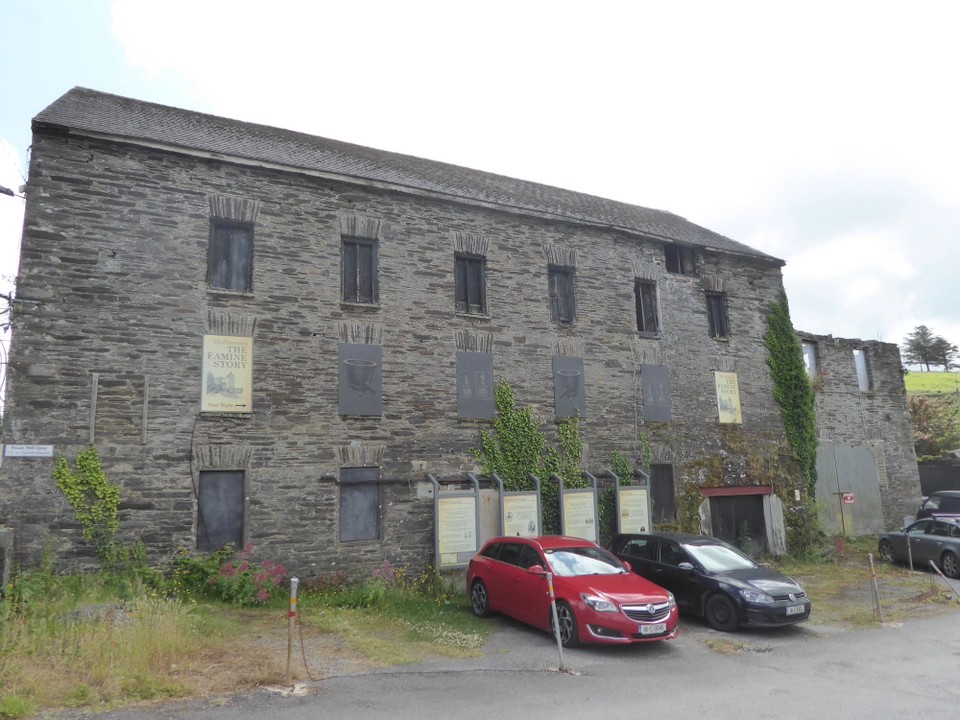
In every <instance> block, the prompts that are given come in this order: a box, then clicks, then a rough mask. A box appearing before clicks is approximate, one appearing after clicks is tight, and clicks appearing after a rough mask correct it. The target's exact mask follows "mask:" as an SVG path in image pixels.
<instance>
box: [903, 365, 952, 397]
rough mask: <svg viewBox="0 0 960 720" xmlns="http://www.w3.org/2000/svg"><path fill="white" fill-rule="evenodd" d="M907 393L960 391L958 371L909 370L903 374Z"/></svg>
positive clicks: (921, 393)
mask: <svg viewBox="0 0 960 720" xmlns="http://www.w3.org/2000/svg"><path fill="white" fill-rule="evenodd" d="M903 383H904V385H905V386H906V388H907V393H909V394H911V395H923V394H931V393H944V394H947V393H955V392H960V372H935V371H931V372H920V371H917V370H911V371H910V372H908V373H907V374H906V375H904V376H903Z"/></svg>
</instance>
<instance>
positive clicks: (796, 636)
mask: <svg viewBox="0 0 960 720" xmlns="http://www.w3.org/2000/svg"><path fill="white" fill-rule="evenodd" d="M958 607H960V606H958ZM958 620H960V609H952V608H951V609H950V610H948V611H946V612H945V613H943V614H940V615H937V616H933V617H924V618H917V619H914V620H909V621H908V622H906V623H904V624H896V625H894V624H889V625H883V626H879V625H877V626H874V627H870V628H867V629H861V630H849V629H843V628H837V627H833V626H817V625H812V624H802V625H797V626H793V627H789V628H778V629H773V630H747V631H741V632H737V633H719V632H717V631H714V630H712V629H710V628H709V627H708V626H706V625H705V624H703V623H702V622H698V621H696V620H685V621H684V623H683V625H682V628H683V629H682V631H681V635H680V637H679V638H677V639H676V640H672V641H663V642H655V643H647V644H642V645H632V646H585V647H581V648H576V649H565V650H564V651H563V662H562V663H561V661H560V654H559V652H558V648H557V645H556V643H555V642H554V640H553V638H552V637H551V636H550V635H547V634H545V633H541V632H539V631H536V630H532V629H530V628H527V627H525V626H523V625H519V624H516V623H514V622H512V621H510V620H507V619H503V618H500V619H498V620H496V622H497V623H498V629H497V630H496V631H495V632H494V633H493V635H492V636H491V638H490V640H489V641H488V643H487V644H486V645H485V646H484V654H483V656H482V657H477V658H470V659H457V660H443V661H431V662H426V663H422V664H418V665H407V666H401V667H394V668H390V669H386V670H384V669H381V670H376V671H371V672H364V673H358V674H349V675H342V676H338V677H330V678H327V679H325V680H320V681H312V682H309V683H304V684H302V685H299V686H297V687H295V688H269V689H260V690H257V691H254V692H250V693H245V694H242V695H235V696H230V697H214V698H205V699H201V700H193V701H188V702H176V703H167V704H163V705H152V706H149V707H140V708H132V709H127V710H121V711H116V712H109V713H101V714H98V715H97V717H98V718H102V720H172V719H177V720H225V719H227V718H230V719H233V718H238V717H242V718H244V720H261V719H263V720H266V719H267V718H269V719H270V720H308V719H309V720H314V719H316V718H319V717H324V718H346V719H349V720H366V719H368V718H391V720H413V719H417V720H422V718H424V717H428V718H440V717H443V718H455V719H456V720H470V719H472V718H484V719H490V718H494V719H495V720H502V719H503V718H524V720H539V719H540V718H544V719H546V718H550V719H551V720H552V719H554V718H557V717H561V718H576V719H577V720H587V719H589V718H613V719H616V720H619V718H625V717H638V716H641V715H642V716H645V717H654V718H688V717H708V718H711V719H712V720H725V719H726V718H730V719H731V720H733V719H736V720H743V718H750V719H751V720H756V719H762V718H775V717H776V718H778V717H789V716H792V717H798V718H867V717H869V718H872V719H885V718H917V717H921V716H925V715H931V716H935V717H938V718H939V717H954V716H956V713H957V712H960V710H957V708H960V683H958V682H957V677H958V669H960V622H958ZM46 717H48V718H57V719H58V720H71V719H74V718H86V717H89V715H88V714H86V713H78V712H70V713H60V714H57V715H48V716H46Z"/></svg>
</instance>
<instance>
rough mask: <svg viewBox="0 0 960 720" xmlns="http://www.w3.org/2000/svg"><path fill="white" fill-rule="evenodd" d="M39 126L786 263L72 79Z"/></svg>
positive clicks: (634, 213) (632, 212) (659, 218)
mask: <svg viewBox="0 0 960 720" xmlns="http://www.w3.org/2000/svg"><path fill="white" fill-rule="evenodd" d="M44 127H48V128H56V129H60V130H66V131H68V132H70V133H75V134H79V135H84V134H91V135H95V136H104V137H108V138H113V139H117V140H121V141H124V142H130V143H135V144H138V143H139V144H149V145H160V146H165V147H169V148H171V149H181V150H183V151H187V152H190V151H194V152H196V151H199V152H202V153H218V154H220V155H224V156H226V159H229V158H231V157H233V158H238V159H245V160H248V161H255V162H264V163H270V164H275V165H279V166H283V167H286V168H290V169H292V170H297V169H302V170H306V171H310V172H319V173H323V174H327V175H333V176H340V177H345V178H348V179H349V178H352V179H361V180H367V181H373V182H376V183H382V184H387V185H390V186H394V187H399V188H401V189H410V190H413V191H415V192H418V193H427V194H430V195H436V196H439V197H447V198H454V199H458V200H462V201H467V202H474V203H483V204H493V205H496V206H500V207H504V208H511V209H514V210H520V211H529V212H532V213H536V214H547V215H552V216H554V217H557V218H560V219H564V220H569V221H572V222H585V223H590V224H600V225H604V226H609V227H612V228H617V229H621V230H623V231H626V232H631V233H640V234H643V235H647V236H651V237H654V238H658V239H663V240H671V241H676V242H680V243H686V244H689V245H694V246H697V247H701V248H705V249H712V250H717V251H721V252H727V253H734V254H737V255H746V256H750V257H753V258H756V259H758V260H762V261H766V262H771V263H774V264H777V265H783V264H784V263H783V261H782V260H779V259H778V258H775V257H773V256H771V255H767V254H766V253H762V252H760V251H759V250H754V249H753V248H750V247H748V246H747V245H744V244H742V243H739V242H737V241H735V240H731V239H730V238H728V237H725V236H723V235H720V234H719V233H715V232H713V231H711V230H708V229H706V228H704V227H701V226H699V225H696V224H694V223H692V222H689V221H688V220H685V219H684V218H682V217H680V216H678V215H674V214H673V213H670V212H665V211H663V210H651V209H649V208H644V207H640V206H637V205H630V204H628V203H622V202H616V201H613V200H606V199H604V198H599V197H595V196H593V195H586V194H583V193H578V192H573V191H571V190H563V189H560V188H555V187H550V186H548V185H541V184H538V183H533V182H527V181H525V180H517V179H515V178H509V177H505V176H502V175H495V174H493V173H487V172H482V171H479V170H471V169H468V168H463V167H459V166H456V165H450V164H447V163H441V162H436V161H433V160H424V159H422V158H417V157H413V156H410V155H400V154H398V153H391V152H386V151H383V150H375V149H372V148H367V147H363V146H360V145H352V144H350V143H344V142H339V141H337V140H329V139H326V138H321V137H316V136H313V135H307V134H305V133H299V132H294V131H291V130H283V129H279V128H273V127H269V126H266V125H257V124H254V123H247V122H241V121H239V120H231V119H228V118H222V117H218V116H216V115H207V114H204V113H198V112H192V111H189V110H181V109H179V108H174V107H169V106H166V105H158V104H155V103H148V102H143V101H140V100H134V99H131V98H126V97H121V96H118V95H110V94H107V93H102V92H99V91H96V90H90V89H87V88H81V87H75V88H73V89H72V90H70V91H68V92H67V93H66V94H64V95H63V96H62V97H60V98H59V99H58V100H56V101H54V102H53V103H52V104H51V105H50V106H49V107H47V108H46V109H44V110H43V111H41V112H40V114H38V115H37V116H36V117H35V118H34V120H33V128H34V130H38V129H43V128H44Z"/></svg>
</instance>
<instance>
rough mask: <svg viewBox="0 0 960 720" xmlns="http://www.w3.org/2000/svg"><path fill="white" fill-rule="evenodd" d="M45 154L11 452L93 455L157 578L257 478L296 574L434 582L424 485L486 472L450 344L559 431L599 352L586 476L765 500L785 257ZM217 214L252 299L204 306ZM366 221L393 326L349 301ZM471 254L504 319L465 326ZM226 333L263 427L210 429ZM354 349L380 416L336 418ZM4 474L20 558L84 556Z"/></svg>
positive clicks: (261, 509)
mask: <svg viewBox="0 0 960 720" xmlns="http://www.w3.org/2000/svg"><path fill="white" fill-rule="evenodd" d="M32 158H33V159H32V167H31V173H30V181H29V185H28V190H27V211H26V219H25V232H24V237H23V243H22V259H21V275H20V281H19V285H18V293H17V295H18V298H20V300H21V302H20V303H19V304H18V305H17V308H16V314H15V319H14V338H13V352H12V355H11V365H10V374H9V378H8V383H9V388H8V397H7V408H6V409H7V414H6V419H5V424H4V435H5V437H4V441H5V442H7V443H46V444H52V445H54V446H55V448H56V452H58V453H64V454H66V455H67V456H68V457H71V458H72V457H73V455H74V454H75V452H76V450H77V449H79V448H81V447H83V446H84V445H86V444H87V443H88V442H90V440H91V437H92V439H93V441H94V442H95V444H96V446H97V448H98V449H99V451H100V453H101V455H102V457H103V461H104V466H105V469H106V471H107V473H108V476H109V477H110V478H111V479H112V480H113V481H114V482H118V483H120V484H121V485H122V498H123V500H122V507H121V528H122V533H123V534H124V537H125V538H126V539H128V540H132V539H134V538H139V539H142V540H143V541H144V542H145V543H146V544H147V546H148V548H149V550H150V551H151V554H152V556H153V557H155V558H162V557H165V556H168V555H169V554H171V553H173V552H175V551H176V550H177V549H178V548H193V547H195V544H196V540H195V533H196V483H197V477H198V472H199V470H200V469H202V468H204V467H206V468H215V467H228V468H234V469H237V468H239V469H243V470H244V471H245V473H246V488H247V500H246V506H245V513H246V514H245V522H244V533H245V538H246V539H247V540H248V541H249V542H250V543H252V544H253V546H254V549H255V552H256V553H258V554H261V555H263V556H265V557H272V558H277V559H280V560H282V561H283V562H284V564H286V565H287V567H289V568H291V569H292V570H294V571H296V572H300V573H305V574H306V573H317V574H319V573H325V572H332V571H336V570H340V569H343V570H345V571H356V570H362V569H364V568H367V569H369V568H371V567H376V566H378V565H380V564H381V563H383V562H384V560H390V561H391V562H392V563H394V564H409V565H411V566H415V567H419V566H423V565H425V564H426V563H428V562H430V561H432V558H433V555H432V553H433V500H432V495H431V486H430V485H429V484H428V483H426V482H424V479H425V475H426V473H432V474H434V475H436V476H437V477H450V476H456V475H462V474H463V473H466V472H468V471H473V470H476V469H477V468H476V466H475V462H474V461H473V459H472V457H471V454H470V450H471V449H472V448H476V447H478V446H479V441H480V437H479V431H480V428H482V427H486V424H485V423H483V422H477V421H465V420H459V419H458V417H457V401H456V374H455V367H456V351H457V349H458V345H457V338H458V336H459V337H460V338H463V337H464V336H466V337H468V338H472V339H473V340H474V341H478V342H487V343H488V344H489V345H490V346H491V349H492V354H493V358H494V374H495V377H496V378H497V379H503V380H506V381H508V382H509V383H510V384H511V385H512V387H513V389H514V392H515V395H516V397H517V400H518V402H519V403H521V404H523V405H529V406H531V407H532V409H533V411H534V413H535V415H536V416H537V417H538V418H540V419H541V420H542V422H543V424H544V427H545V429H546V430H547V432H548V434H551V435H552V434H553V419H554V395H553V385H552V382H553V381H552V373H551V358H552V356H553V355H555V354H573V355H579V356H581V357H583V362H584V371H585V383H586V405H587V412H586V417H585V418H584V421H583V437H584V441H585V443H586V454H585V455H586V456H585V462H584V465H585V467H586V468H587V469H588V470H590V471H592V472H594V473H597V474H599V473H601V472H602V471H603V470H604V469H605V468H606V467H608V466H609V458H610V453H611V452H612V451H613V450H618V451H620V452H621V453H623V454H624V455H626V456H627V457H628V458H630V459H631V460H632V461H634V462H638V463H639V460H640V458H641V457H642V455H643V446H644V443H646V444H647V445H648V447H649V448H650V453H651V456H652V459H653V461H654V462H662V463H671V464H673V465H674V468H675V475H676V482H677V485H678V487H679V485H680V484H681V483H682V482H683V481H684V480H685V479H698V474H699V473H702V467H703V466H704V463H708V462H714V463H716V462H719V463H720V465H721V466H722V468H723V470H722V474H723V481H724V482H727V483H730V484H738V483H746V484H749V483H756V482H759V481H760V480H761V479H758V478H752V477H750V470H749V464H750V463H749V462H748V461H747V458H746V457H745V455H744V453H745V450H744V448H746V447H750V448H751V452H753V453H755V454H756V455H757V456H763V455H765V454H768V455H771V456H773V455H776V452H777V449H778V448H780V447H781V446H782V442H783V428H782V423H781V421H780V417H779V411H778V408H777V406H776V404H775V402H774V400H773V397H772V383H771V380H770V376H769V372H768V369H767V366H766V357H767V355H766V350H765V348H764V347H763V335H764V333H765V332H766V313H767V309H768V307H769V305H770V303H772V302H774V301H776V300H778V299H779V298H780V295H781V293H782V284H781V274H780V268H779V265H778V263H776V262H775V261H771V262H769V263H767V262H763V261H759V260H757V259H745V258H742V257H734V256H731V255H722V254H717V253H712V252H709V251H703V252H700V253H699V262H700V267H699V274H698V275H696V276H683V275H674V274H669V273H667V272H666V271H665V269H664V259H663V249H662V244H661V242H659V241H658V240H655V239H643V238H637V237H629V236H627V235H625V234H622V233H620V232H618V231H616V230H613V229H607V228H598V227H587V226H579V225H575V224H571V223H569V222H564V221H559V220H556V219H550V218H543V217H533V216H529V215H525V214H521V213H516V212H507V211H504V210H502V209H497V208H495V207H488V208H485V207H478V206H469V205H466V204H463V203H460V202H456V201H455V200H453V199H446V200H444V199H436V198H431V197H425V196H422V195H417V194H412V193H401V192H398V191H396V190H391V189H380V188H375V187H369V186H364V185H363V184H355V183H347V182H343V181H338V180H331V179H325V178H318V177H311V176H309V175H306V174H299V173H292V172H282V171H279V170H274V169H265V168H254V167H244V166H238V165H233V164H229V163H226V162H220V161H217V160H210V159H202V158H197V157H191V156H189V155H187V154H183V155H180V154H173V153H169V152H163V151H159V150H153V149H146V148H140V147H135V146H124V145H118V144H115V143H108V142H105V141H97V140H83V139H77V138H68V137H61V136H54V135H45V134H36V135H35V138H34V144H33V154H32ZM218 202H219V203H234V204H237V205H238V206H242V207H244V208H247V209H248V210H249V209H250V208H254V209H255V216H256V222H255V235H254V247H255V258H254V275H253V291H252V292H251V293H238V292H224V291H219V290H213V289H210V288H209V287H208V286H207V283H206V265H207V248H208V237H209V233H210V216H211V207H212V206H213V205H214V204H216V203H218ZM351 223H352V224H358V223H359V224H360V225H362V226H365V227H376V232H377V238H378V255H379V305H378V306H377V307H364V306H357V305H351V304H347V303H342V302H341V299H340V245H341V230H342V228H343V227H344V226H345V224H346V225H350V224H351ZM457 234H460V236H465V235H466V236H471V237H480V238H483V240H484V241H485V242H486V243H487V247H488V249H487V253H486V257H487V306H488V314H489V317H487V318H478V317H470V316H465V315H462V314H458V313H456V312H455V307H454V242H455V238H456V237H457ZM551 252H553V253H557V252H561V253H567V254H568V255H569V253H570V252H575V256H576V302H577V313H576V314H577V319H576V322H575V323H573V324H572V325H570V326H561V325H558V324H556V323H553V322H552V321H551V314H550V305H549V297H548V283H547V264H548V263H547V258H548V256H549V255H550V253H551ZM638 274H639V275H642V276H643V277H651V278H654V279H655V280H656V282H657V288H658V294H659V312H660V320H661V328H662V333H661V336H660V337H659V338H647V337H641V336H640V335H639V334H638V333H637V332H636V313H635V304H634V303H635V300H634V279H635V277H637V276H638ZM705 287H710V288H714V289H717V288H720V289H723V290H724V291H725V292H726V293H727V296H728V311H729V325H730V336H729V338H728V339H723V340H718V339H712V338H710V337H709V336H708V324H707V323H708V321H707V313H706V303H705V296H704V288H705ZM225 327H226V328H231V327H232V328H240V329H241V330H240V331H239V332H240V333H241V334H248V335H251V336H252V337H253V356H254V357H253V363H254V365H253V412H252V413H251V414H249V415H246V416H225V415H217V414H202V413H200V390H201V348H202V341H203V335H204V334H206V333H213V332H217V331H218V330H222V329H223V328H225ZM354 331H355V332H358V333H360V334H363V333H367V334H372V335H373V336H375V337H377V338H379V339H380V340H381V344H382V351H383V414H382V416H381V417H373V418H370V417H367V418H359V417H342V416H340V415H339V414H338V375H337V372H338V362H339V361H338V343H339V342H341V340H342V339H343V337H344V333H348V334H349V333H350V332H354ZM223 334H230V333H223ZM642 364H656V365H663V366H666V367H667V368H668V369H669V376H670V383H671V391H672V420H671V421H670V422H669V423H657V424H655V425H651V424H647V423H644V421H643V412H642V393H641V378H640V366H641V365H642ZM714 371H733V372H736V373H737V376H738V380H739V387H740V399H741V404H742V412H743V425H742V427H739V428H735V429H731V428H729V427H727V428H721V427H719V426H718V421H717V402H716V394H715V388H714V375H713V373H714ZM94 384H96V387H97V394H96V408H95V413H93V414H94V415H95V417H94V418H93V419H91V414H92V408H93V397H94V396H93V393H92V388H93V386H94ZM91 433H92V435H91ZM731 437H733V438H735V439H736V442H734V443H731V442H730V438H731ZM5 460H6V461H5V462H4V465H3V467H2V469H0V489H2V492H0V524H6V525H8V526H11V527H13V528H15V530H16V532H17V538H18V540H17V542H18V548H19V552H20V553H21V554H22V556H23V557H24V558H31V557H32V558H36V557H37V556H38V554H39V551H40V549H41V548H42V547H43V546H44V544H48V545H50V546H52V547H53V549H55V550H56V551H57V552H58V553H59V554H60V556H61V557H62V558H68V559H69V558H75V559H76V561H77V562H78V563H82V562H83V561H84V559H87V558H89V557H90V548H89V547H86V546H84V544H83V543H82V541H81V540H80V537H79V532H78V530H77V527H76V526H75V524H73V513H72V510H71V509H70V508H69V507H68V506H67V505H66V503H65V501H64V500H63V498H62V497H61V495H60V493H59V491H58V490H57V489H56V487H55V486H54V484H53V481H52V480H51V479H50V474H51V471H52V461H50V460H49V459H43V458H30V459H14V458H7V459H5ZM349 464H361V465H363V464H373V465H378V466H379V467H380V476H381V479H382V480H383V481H384V485H383V494H382V500H383V509H382V518H383V533H382V538H381V540H380V541H378V542H368V543H362V542H355V543H349V544H344V543H341V542H340V541H339V539H338V538H339V534H338V485H337V483H336V482H335V481H334V480H333V479H332V478H336V477H337V475H338V473H339V471H340V469H341V468H342V467H344V466H346V465H349ZM700 479H702V478H700Z"/></svg>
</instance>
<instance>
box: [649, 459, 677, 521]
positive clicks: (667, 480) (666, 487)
mask: <svg viewBox="0 0 960 720" xmlns="http://www.w3.org/2000/svg"><path fill="white" fill-rule="evenodd" d="M650 499H651V501H652V502H653V522H654V524H657V525H659V524H661V523H672V522H673V521H675V520H676V519H677V510H676V496H675V492H674V487H673V465H666V464H656V463H655V464H652V465H650Z"/></svg>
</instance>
